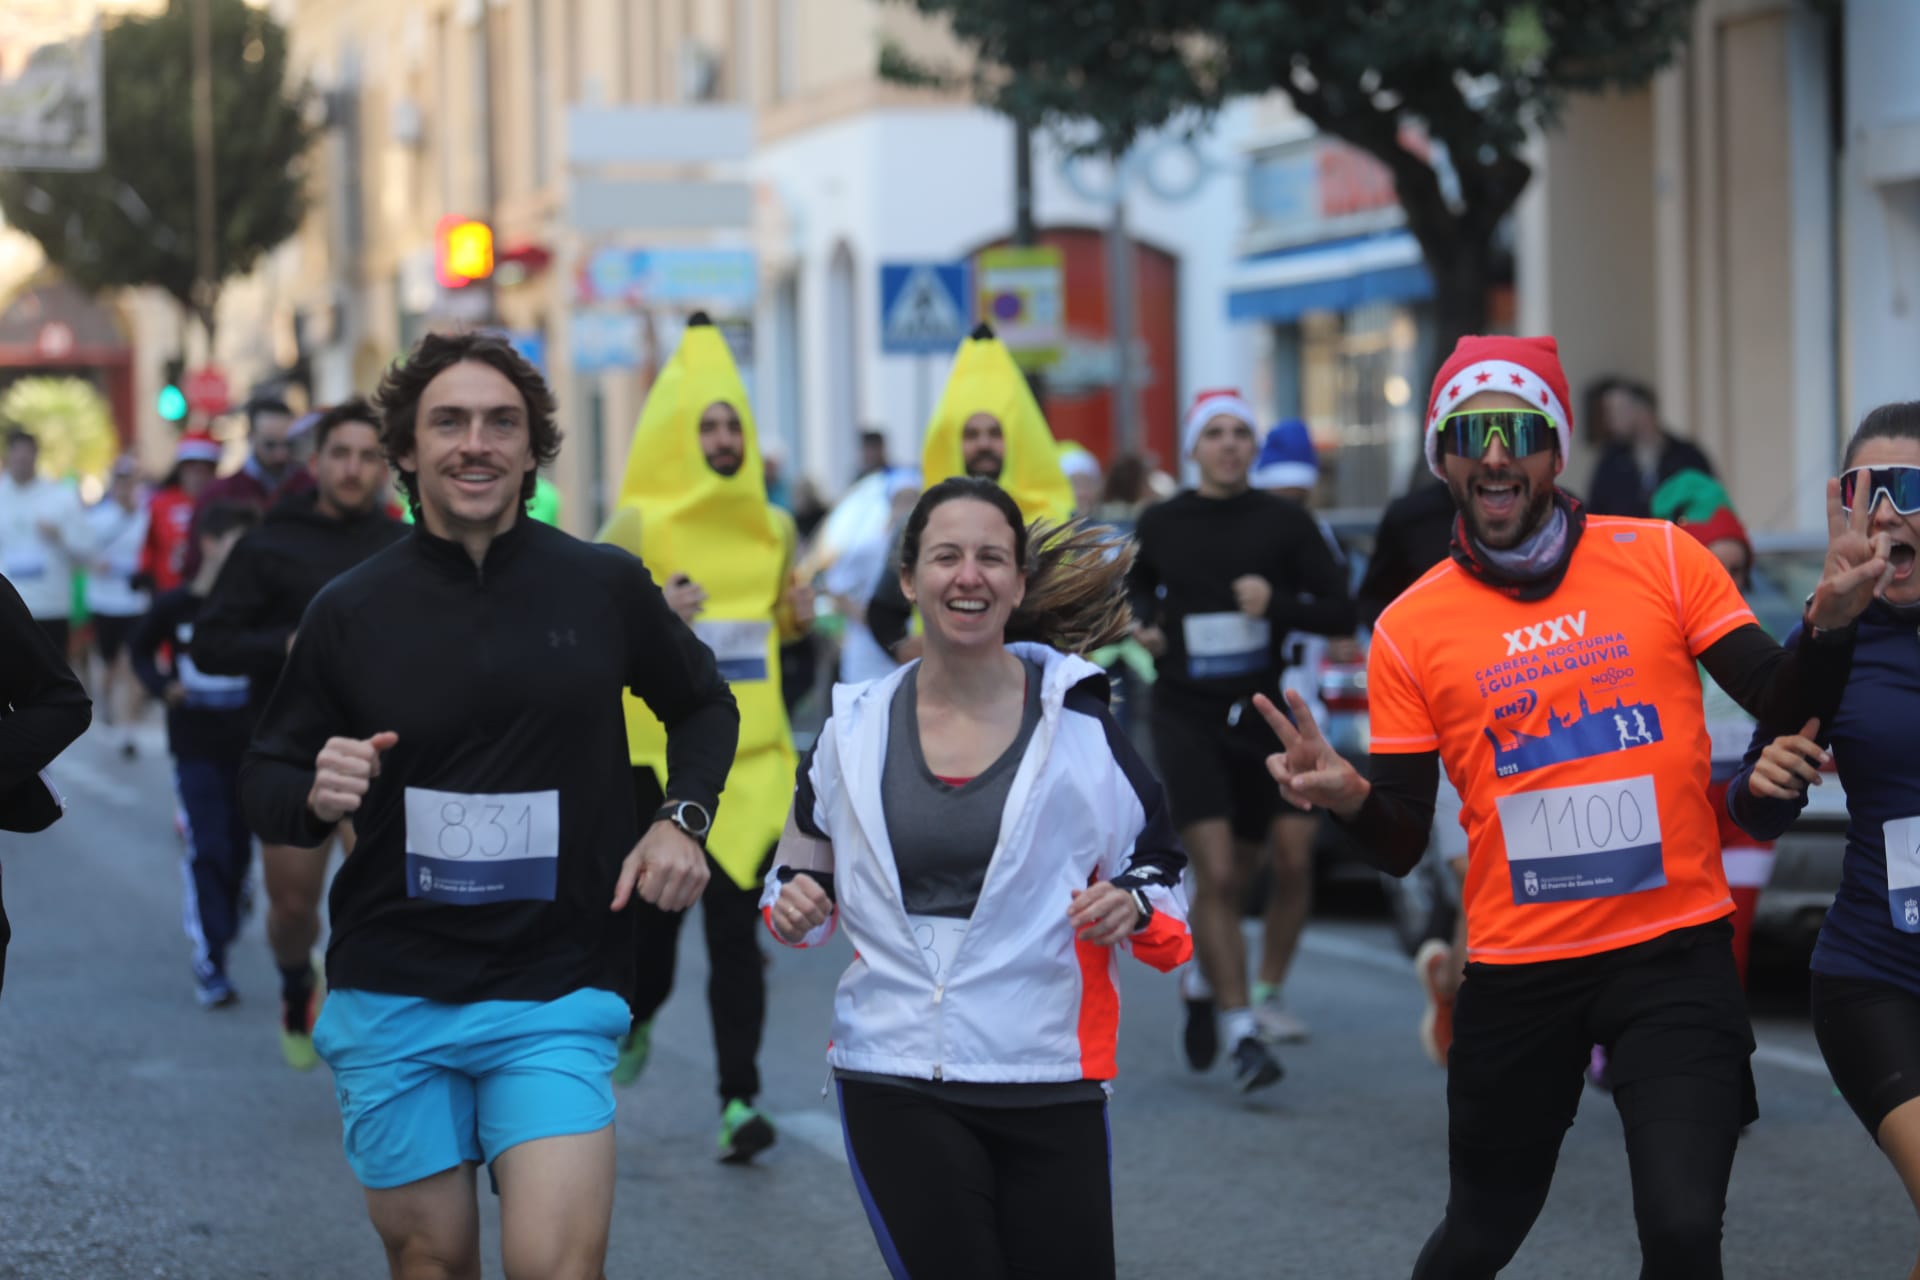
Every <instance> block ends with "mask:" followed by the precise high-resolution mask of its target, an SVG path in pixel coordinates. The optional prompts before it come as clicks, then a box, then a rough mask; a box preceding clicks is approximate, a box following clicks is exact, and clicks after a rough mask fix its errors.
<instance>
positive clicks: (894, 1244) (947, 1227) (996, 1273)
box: [839, 1080, 1114, 1280]
mask: <svg viewBox="0 0 1920 1280" xmlns="http://www.w3.org/2000/svg"><path fill="white" fill-rule="evenodd" d="M839 1089H840V1123H841V1125H842V1127H843V1129H844V1130H845V1133H846V1138H847V1163H848V1165H849V1166H850V1168H851V1170H852V1173H853V1184H854V1187H855V1189H856V1190H858V1191H859V1193H860V1203H861V1205H862V1207H864V1208H865V1209H866V1211H867V1221H868V1222H869V1223H871V1224H872V1226H873V1235H874V1239H875V1241H876V1242H877V1243H878V1244H879V1246H880V1254H881V1257H882V1258H883V1259H884V1260H885V1261H886V1264H887V1273H888V1275H889V1276H891V1277H892V1280H1113V1274H1114V1260H1113V1179H1112V1168H1111V1163H1112V1161H1111V1154H1110V1143H1109V1137H1108V1133H1107V1105H1106V1103H1104V1102H1098V1101H1092V1102H1064V1103H1055V1104H1052V1105H1048V1106H1038V1107H993V1106H984V1107H983V1106H974V1105H969V1104H965V1103H956V1102H950V1101H948V1100H947V1099H945V1098H939V1097H935V1096H933V1095H931V1094H928V1093H923V1092H920V1091H918V1090H915V1089H910V1088H903V1087H901V1086H898V1085H888V1084H873V1083H867V1082H863V1081H854V1080H842V1081H840V1082H839Z"/></svg>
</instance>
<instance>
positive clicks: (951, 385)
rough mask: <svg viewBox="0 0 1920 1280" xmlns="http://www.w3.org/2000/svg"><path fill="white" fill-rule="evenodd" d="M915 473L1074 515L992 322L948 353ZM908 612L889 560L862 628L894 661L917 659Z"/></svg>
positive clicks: (1046, 436) (1057, 514)
mask: <svg viewBox="0 0 1920 1280" xmlns="http://www.w3.org/2000/svg"><path fill="white" fill-rule="evenodd" d="M920 471H921V474H922V476H923V477H924V484H925V486H926V487H927V488H929V489H931V488H932V487H933V486H934V485H936V484H939V483H940V482H941V481H942V480H946V479H950V478H952V477H954V476H978V477H981V478H983V479H987V480H992V481H994V482H995V483H997V484H998V485H999V486H1000V487H1001V488H1002V489H1005V490H1006V491H1007V495H1008V496H1009V497H1011V498H1012V499H1013V500H1014V503H1015V504H1016V505H1017V506H1019V508H1020V514H1021V515H1022V516H1025V517H1026V519H1027V520H1028V522H1032V521H1034V520H1042V519H1044V520H1046V521H1047V522H1048V523H1050V524H1064V523H1066V521H1067V520H1069V519H1071V518H1072V516H1073V486H1072V485H1071V484H1070V483H1068V481H1067V475H1066V472H1065V471H1063V470H1061V468H1060V446H1059V445H1057V444H1056V443H1054V439H1053V432H1052V430H1051V429H1049V428H1048V426H1047V419H1046V417H1045V416H1044V415H1043V414H1042V413H1041V412H1040V402H1039V401H1037V400H1035V399H1034V398H1033V389H1032V388H1031V387H1029V386H1028V385H1027V376H1026V375H1025V374H1024V373H1022V372H1020V366H1019V365H1018V364H1016V363H1014V359H1013V353H1012V352H1011V351H1008V350H1007V348H1006V344H1005V343H1003V342H1001V341H1000V339H999V338H997V337H995V336H994V333H993V327H992V326H991V325H986V324H982V325H979V326H977V327H976V328H975V329H974V331H973V333H972V334H971V335H969V336H968V337H967V339H966V340H965V341H963V342H962V343H961V344H960V349H959V350H958V351H957V352H955V353H954V357H953V372H952V373H951V374H949V375H948V377H947V386H946V390H944V391H942V392H941V393H940V403H939V404H937V405H935V406H934V410H933V420H932V421H931V422H929V423H928V424H927V435H926V440H925V442H924V444H923V445H922V446H921V456H920ZM912 610H913V606H911V605H909V604H908V603H907V596H906V592H905V590H904V589H903V588H902V587H901V585H900V571H899V566H898V564H896V563H893V562H892V561H889V563H888V566H887V571H886V573H884V574H882V575H881V579H880V583H879V585H878V586H877V587H876V588H875V590H874V593H873V599H872V601H871V602H870V603H869V604H868V605H867V626H868V627H869V628H870V629H871V630H872V631H873V638H874V639H875V640H877V641H878V642H879V643H880V645H881V647H882V648H884V649H885V650H886V651H887V652H888V653H889V654H891V655H892V656H893V658H894V660H895V661H897V662H909V661H911V660H913V659H914V658H917V657H919V656H920V637H919V636H918V635H915V634H912V632H911V627H910V618H911V615H912Z"/></svg>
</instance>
